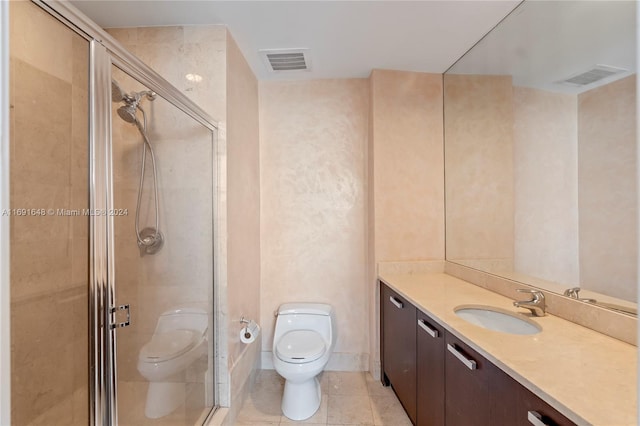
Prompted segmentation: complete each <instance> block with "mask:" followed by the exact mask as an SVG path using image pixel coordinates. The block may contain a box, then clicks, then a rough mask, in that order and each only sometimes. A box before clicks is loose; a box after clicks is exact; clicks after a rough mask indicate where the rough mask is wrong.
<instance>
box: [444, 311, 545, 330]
mask: <svg viewBox="0 0 640 426" xmlns="http://www.w3.org/2000/svg"><path fill="white" fill-rule="evenodd" d="M453 311H454V312H455V313H456V315H457V316H459V317H460V318H462V319H463V320H465V321H467V322H470V323H471V324H474V325H477V326H479V327H482V328H486V329H489V330H493V331H501V332H503V333H510V334H521V335H524V334H536V333H540V332H541V331H542V327H540V326H539V325H538V324H537V323H535V322H534V321H532V320H530V319H529V318H527V317H525V316H524V315H521V314H517V313H514V312H510V311H507V310H505V309H500V308H495V307H493V306H482V305H462V306H458V307H456V308H454V310H453Z"/></svg>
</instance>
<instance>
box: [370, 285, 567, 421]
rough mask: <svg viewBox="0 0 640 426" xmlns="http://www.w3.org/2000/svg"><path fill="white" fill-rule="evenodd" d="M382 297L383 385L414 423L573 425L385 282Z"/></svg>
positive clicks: (381, 350) (381, 287)
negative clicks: (389, 387) (386, 386)
mask: <svg viewBox="0 0 640 426" xmlns="http://www.w3.org/2000/svg"><path fill="white" fill-rule="evenodd" d="M380 296H381V300H380V307H381V309H380V312H381V327H380V329H381V333H382V335H381V339H380V340H381V342H380V344H381V348H380V353H381V354H382V359H381V361H382V381H383V383H384V384H385V385H389V384H391V386H392V387H393V390H394V391H395V393H396V395H397V396H398V399H399V400H400V402H401V403H402V405H403V407H404V409H405V411H406V412H407V414H408V416H409V418H410V419H411V421H412V422H413V424H414V425H418V426H498V425H500V426H502V425H505V426H506V425H509V426H545V425H546V426H569V425H575V423H573V422H571V421H570V420H569V419H567V418H566V417H565V416H564V415H562V414H561V413H559V412H558V411H557V410H555V409H554V408H553V407H551V406H550V405H549V404H547V403H546V402H544V401H543V400H542V399H540V398H539V397H538V396H536V395H535V394H534V393H532V392H531V391H529V390H528V389H527V388H525V387H524V386H522V385H521V384H520V383H518V382H517V381H516V380H515V379H513V378H512V377H511V376H509V375H508V374H506V373H505V372H504V371H502V370H501V369H500V368H498V367H497V366H495V365H494V364H493V363H491V362H490V361H489V360H487V359H486V358H484V357H483V356H482V355H480V354H479V353H478V352H477V351H475V350H473V349H471V348H470V347H469V345H467V344H466V343H464V342H463V341H462V340H460V339H459V338H457V337H456V336H454V335H453V334H451V333H449V332H447V331H446V330H444V328H443V327H442V326H440V325H439V324H438V323H436V322H435V321H434V320H433V319H432V318H430V317H429V316H428V315H426V314H424V313H423V312H422V311H420V310H418V309H416V308H415V307H414V306H413V305H411V304H410V303H408V302H407V301H406V299H405V298H403V297H402V296H400V295H399V294H398V293H396V292H395V291H393V290H391V289H390V288H389V287H388V286H386V285H385V284H383V283H381V284H380Z"/></svg>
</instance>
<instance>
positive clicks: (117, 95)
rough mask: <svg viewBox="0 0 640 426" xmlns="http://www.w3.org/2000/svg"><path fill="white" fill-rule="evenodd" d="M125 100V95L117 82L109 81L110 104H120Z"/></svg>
mask: <svg viewBox="0 0 640 426" xmlns="http://www.w3.org/2000/svg"><path fill="white" fill-rule="evenodd" d="M125 99H126V94H125V93H124V91H123V90H122V89H121V88H120V85H119V84H118V82H117V81H115V80H111V101H112V102H122V101H123V100H125Z"/></svg>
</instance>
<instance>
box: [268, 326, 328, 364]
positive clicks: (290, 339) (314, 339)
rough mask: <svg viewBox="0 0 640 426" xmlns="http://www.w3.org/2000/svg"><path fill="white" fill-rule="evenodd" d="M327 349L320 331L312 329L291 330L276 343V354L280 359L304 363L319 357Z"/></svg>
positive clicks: (293, 362)
mask: <svg viewBox="0 0 640 426" xmlns="http://www.w3.org/2000/svg"><path fill="white" fill-rule="evenodd" d="M326 350H327V346H326V343H325V341H324V339H323V338H322V336H321V335H320V333H318V332H316V331H313V330H292V331H289V332H287V333H285V334H284V335H283V336H282V337H281V338H280V341H278V344H277V345H276V355H277V356H278V358H280V359H281V360H282V361H285V362H290V363H292V364H305V363H308V362H311V361H315V360H316V359H318V358H320V357H321V356H322V355H323V354H324V353H325V352H326Z"/></svg>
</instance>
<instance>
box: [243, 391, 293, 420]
mask: <svg viewBox="0 0 640 426" xmlns="http://www.w3.org/2000/svg"><path fill="white" fill-rule="evenodd" d="M281 417H282V414H281V408H280V399H279V398H274V397H272V396H271V395H263V396H260V397H258V398H257V400H254V399H253V398H252V397H251V396H250V397H249V398H248V399H247V401H246V402H245V403H244V405H243V406H242V409H241V410H240V414H239V415H238V419H237V422H236V424H274V423H275V424H280V419H281Z"/></svg>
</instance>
